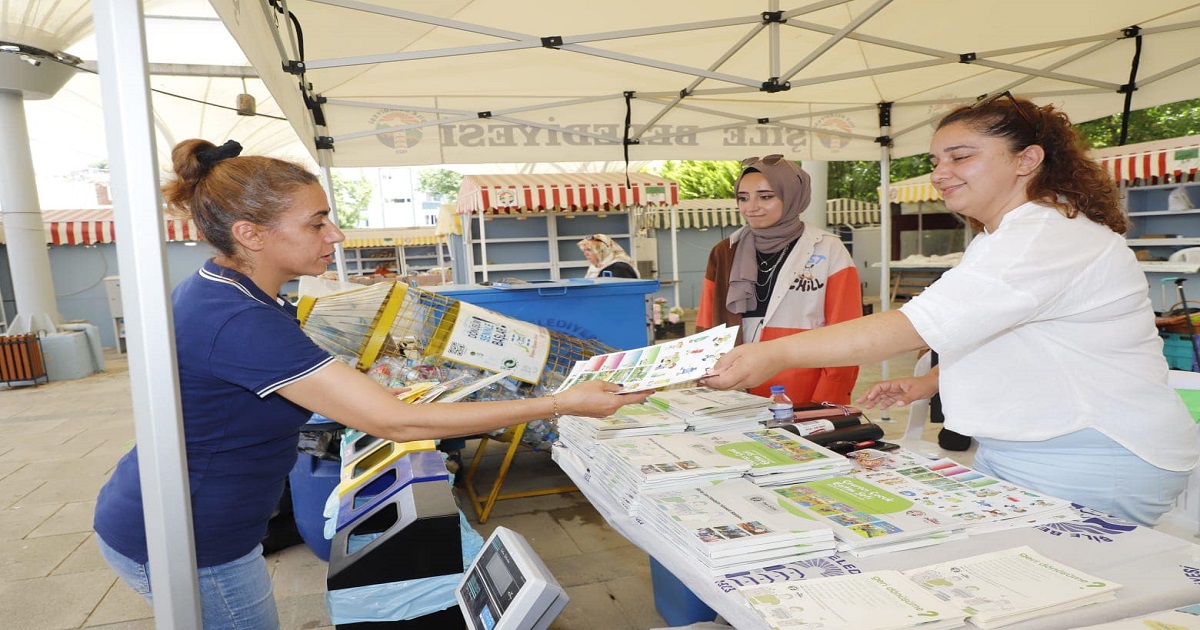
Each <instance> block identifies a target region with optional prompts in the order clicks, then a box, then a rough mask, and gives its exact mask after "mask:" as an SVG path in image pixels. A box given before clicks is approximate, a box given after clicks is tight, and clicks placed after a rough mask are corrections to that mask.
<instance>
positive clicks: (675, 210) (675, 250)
mask: <svg viewBox="0 0 1200 630" xmlns="http://www.w3.org/2000/svg"><path fill="white" fill-rule="evenodd" d="M678 237H679V206H676V205H672V206H671V279H672V280H674V281H675V286H673V287H672V290H673V291H674V293H675V306H678V307H680V308H683V305H681V304H680V303H679V238H678Z"/></svg>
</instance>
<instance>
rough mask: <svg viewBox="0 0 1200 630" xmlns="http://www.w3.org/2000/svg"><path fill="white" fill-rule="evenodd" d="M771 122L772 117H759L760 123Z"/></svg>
mask: <svg viewBox="0 0 1200 630" xmlns="http://www.w3.org/2000/svg"><path fill="white" fill-rule="evenodd" d="M769 122H771V119H770V118H759V119H758V124H760V125H765V124H767V123H769Z"/></svg>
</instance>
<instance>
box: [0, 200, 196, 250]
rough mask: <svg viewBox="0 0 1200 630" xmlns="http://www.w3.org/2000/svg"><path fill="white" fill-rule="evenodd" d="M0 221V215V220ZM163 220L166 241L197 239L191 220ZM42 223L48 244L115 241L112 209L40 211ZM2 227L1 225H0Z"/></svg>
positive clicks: (0, 238) (0, 233) (0, 234)
mask: <svg viewBox="0 0 1200 630" xmlns="http://www.w3.org/2000/svg"><path fill="white" fill-rule="evenodd" d="M2 220H3V217H2V215H0V222H2ZM163 223H164V227H165V229H166V240H167V241H198V240H200V231H199V230H198V229H196V224H195V223H192V222H191V221H190V220H188V221H185V220H183V219H173V218H169V219H165V220H164V222H163ZM42 224H43V225H44V226H45V230H46V242H47V243H49V244H51V245H95V244H98V243H115V242H116V240H117V236H116V230H115V229H114V227H113V212H112V209H111V208H98V209H92V210H43V211H42ZM2 227H3V225H2V224H0V228H2ZM3 242H5V239H4V232H3V229H0V243H3Z"/></svg>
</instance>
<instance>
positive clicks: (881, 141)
mask: <svg viewBox="0 0 1200 630" xmlns="http://www.w3.org/2000/svg"><path fill="white" fill-rule="evenodd" d="M875 143H876V144H878V145H879V146H884V147H890V146H892V137H891V136H877V137H876V138H875Z"/></svg>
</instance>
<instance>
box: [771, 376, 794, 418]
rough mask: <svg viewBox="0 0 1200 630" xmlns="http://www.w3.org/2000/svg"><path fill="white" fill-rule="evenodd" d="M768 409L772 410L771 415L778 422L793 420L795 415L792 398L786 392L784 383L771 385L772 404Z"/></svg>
mask: <svg viewBox="0 0 1200 630" xmlns="http://www.w3.org/2000/svg"><path fill="white" fill-rule="evenodd" d="M767 409H770V410H771V415H772V416H773V419H774V420H775V421H777V422H791V421H792V420H793V418H794V416H795V412H794V411H793V410H792V399H791V398H788V395H787V394H786V393H784V389H783V385H772V386H771V404H770V405H767Z"/></svg>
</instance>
